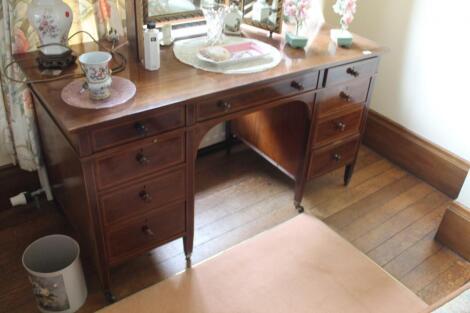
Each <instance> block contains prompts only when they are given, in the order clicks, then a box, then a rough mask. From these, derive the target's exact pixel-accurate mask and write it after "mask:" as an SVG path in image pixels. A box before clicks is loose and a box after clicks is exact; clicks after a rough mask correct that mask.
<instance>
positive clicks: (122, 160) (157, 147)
mask: <svg viewBox="0 0 470 313" xmlns="http://www.w3.org/2000/svg"><path fill="white" fill-rule="evenodd" d="M184 161H185V133H184V132H182V131H177V132H174V133H171V134H165V135H161V136H158V137H152V138H148V139H142V140H140V141H139V142H137V143H134V144H128V145H126V146H122V147H120V148H119V149H118V150H115V151H113V152H112V153H110V154H109V155H105V156H102V157H100V158H98V159H97V160H96V161H95V164H96V165H95V166H96V179H97V182H98V187H99V188H100V189H103V188H106V187H111V186H113V185H116V184H118V183H122V182H126V181H128V180H130V179H133V178H138V177H142V176H145V175H152V174H154V173H155V172H156V171H159V170H162V169H165V168H168V167H170V166H174V165H177V164H181V163H183V162H184Z"/></svg>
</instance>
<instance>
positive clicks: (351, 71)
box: [346, 67, 359, 77]
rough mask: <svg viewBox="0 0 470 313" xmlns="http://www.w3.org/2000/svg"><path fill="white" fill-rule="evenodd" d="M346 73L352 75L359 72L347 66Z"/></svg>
mask: <svg viewBox="0 0 470 313" xmlns="http://www.w3.org/2000/svg"><path fill="white" fill-rule="evenodd" d="M346 73H348V74H349V75H351V76H354V77H358V76H359V72H358V71H357V70H356V69H355V68H354V67H348V69H347V70H346Z"/></svg>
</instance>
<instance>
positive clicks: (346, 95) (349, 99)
mask: <svg viewBox="0 0 470 313" xmlns="http://www.w3.org/2000/svg"><path fill="white" fill-rule="evenodd" d="M339 97H340V98H341V99H343V100H345V101H347V102H351V101H352V97H351V96H350V95H348V94H347V93H345V92H344V91H341V92H340V93H339Z"/></svg>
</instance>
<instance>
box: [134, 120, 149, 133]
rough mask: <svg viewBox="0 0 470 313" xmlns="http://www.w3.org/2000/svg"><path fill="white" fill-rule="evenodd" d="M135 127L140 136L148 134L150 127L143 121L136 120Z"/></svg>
mask: <svg viewBox="0 0 470 313" xmlns="http://www.w3.org/2000/svg"><path fill="white" fill-rule="evenodd" d="M134 129H135V130H136V131H137V133H138V134H139V135H140V136H146V135H147V134H148V132H149V130H148V128H147V127H146V126H145V125H144V124H142V123H141V122H136V123H135V124H134Z"/></svg>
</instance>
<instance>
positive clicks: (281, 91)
mask: <svg viewBox="0 0 470 313" xmlns="http://www.w3.org/2000/svg"><path fill="white" fill-rule="evenodd" d="M318 76H319V72H318V71H312V72H308V73H304V74H300V75H297V76H294V77H292V78H288V79H284V80H281V81H277V82H273V83H271V84H267V85H263V86H259V87H258V88H254V89H252V90H250V91H244V92H242V93H240V92H238V93H232V94H227V95H222V96H219V97H213V98H211V99H209V100H204V101H202V102H199V103H197V120H198V121H201V120H206V119H209V118H212V117H217V116H221V115H225V114H229V113H232V112H236V111H239V110H242V109H243V108H248V107H251V106H254V105H256V104H259V103H265V102H270V101H274V100H277V99H281V98H284V97H288V96H294V95H296V94H299V93H303V92H306V91H309V90H314V89H316V88H317V84H318Z"/></svg>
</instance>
